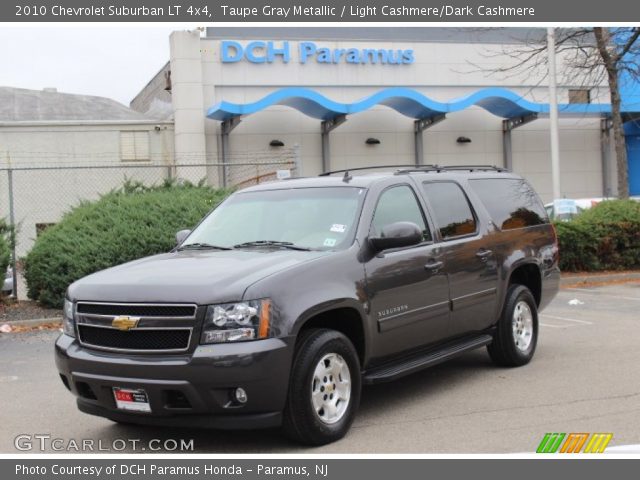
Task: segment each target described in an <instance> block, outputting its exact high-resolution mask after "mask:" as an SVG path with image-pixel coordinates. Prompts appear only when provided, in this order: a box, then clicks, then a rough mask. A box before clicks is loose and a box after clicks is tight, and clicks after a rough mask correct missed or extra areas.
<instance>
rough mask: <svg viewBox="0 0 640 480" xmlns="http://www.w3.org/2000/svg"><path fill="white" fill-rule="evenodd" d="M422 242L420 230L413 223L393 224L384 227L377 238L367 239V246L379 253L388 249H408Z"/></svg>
mask: <svg viewBox="0 0 640 480" xmlns="http://www.w3.org/2000/svg"><path fill="white" fill-rule="evenodd" d="M420 242H422V230H420V227H419V226H418V225H416V224H415V223H413V222H395V223H391V224H389V225H385V226H384V227H383V228H382V232H380V236H378V237H369V245H371V247H372V248H373V249H374V250H375V251H376V252H381V251H383V250H387V249H389V248H401V247H409V246H411V245H417V244H419V243H420Z"/></svg>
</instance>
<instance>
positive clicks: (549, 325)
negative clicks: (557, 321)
mask: <svg viewBox="0 0 640 480" xmlns="http://www.w3.org/2000/svg"><path fill="white" fill-rule="evenodd" d="M540 326H541V327H549V328H569V327H575V325H551V324H550V323H542V322H540Z"/></svg>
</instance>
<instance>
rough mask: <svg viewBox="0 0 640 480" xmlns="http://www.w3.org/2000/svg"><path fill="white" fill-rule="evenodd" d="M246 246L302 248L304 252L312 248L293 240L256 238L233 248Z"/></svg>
mask: <svg viewBox="0 0 640 480" xmlns="http://www.w3.org/2000/svg"><path fill="white" fill-rule="evenodd" d="M246 247H281V248H288V249H290V250H301V251H304V252H309V251H311V249H310V248H307V247H300V246H299V245H295V244H294V243H291V242H281V241H279V240H254V241H252V242H244V243H239V244H237V245H234V246H233V248H246Z"/></svg>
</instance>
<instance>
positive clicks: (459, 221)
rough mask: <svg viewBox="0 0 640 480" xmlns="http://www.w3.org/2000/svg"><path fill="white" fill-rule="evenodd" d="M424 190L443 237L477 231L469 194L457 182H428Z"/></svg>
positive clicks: (424, 185)
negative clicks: (468, 198) (468, 197)
mask: <svg viewBox="0 0 640 480" xmlns="http://www.w3.org/2000/svg"><path fill="white" fill-rule="evenodd" d="M423 187H424V192H425V194H426V195H427V198H428V199H429V203H430V204H431V206H432V207H433V213H434V216H435V221H436V224H437V227H438V228H439V229H440V234H441V235H442V238H444V239H447V238H453V237H459V236H461V235H469V234H471V233H474V232H475V231H476V219H475V217H474V216H473V212H472V211H471V206H470V205H469V201H468V200H467V196H466V195H465V194H464V192H463V191H462V188H460V186H459V185H458V184H457V183H453V182H426V183H424V184H423Z"/></svg>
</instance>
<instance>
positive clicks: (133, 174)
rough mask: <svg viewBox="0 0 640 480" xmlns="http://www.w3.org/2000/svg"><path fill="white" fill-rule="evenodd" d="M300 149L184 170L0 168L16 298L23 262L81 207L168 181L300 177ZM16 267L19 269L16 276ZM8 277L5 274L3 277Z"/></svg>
mask: <svg viewBox="0 0 640 480" xmlns="http://www.w3.org/2000/svg"><path fill="white" fill-rule="evenodd" d="M299 163H300V162H299V156H298V149H297V148H295V147H294V148H290V149H280V150H279V151H278V152H277V154H275V153H273V154H272V153H270V152H245V153H239V154H233V155H232V156H231V157H230V158H229V159H228V163H224V164H223V163H180V164H150V163H149V162H145V163H142V162H141V163H137V164H131V163H128V164H102V165H101V164H91V163H85V164H68V163H65V164H63V163H59V164H57V165H56V166H33V165H28V166H0V218H2V219H5V221H6V222H7V223H8V224H9V225H13V226H14V228H15V231H16V238H15V240H16V241H15V246H14V252H13V262H12V265H13V269H14V270H13V272H14V275H13V278H14V295H16V296H18V294H19V296H24V292H21V291H20V290H22V289H21V288H17V289H16V288H15V285H16V283H17V279H18V275H16V272H19V271H20V268H19V265H20V258H21V257H24V256H25V255H26V254H27V252H28V251H29V250H30V249H31V247H32V246H33V244H34V242H35V240H36V238H37V237H38V235H39V234H40V232H42V231H43V230H44V229H45V228H47V227H48V226H50V225H53V224H55V223H57V222H58V221H59V220H60V219H61V218H62V215H63V214H64V213H65V212H67V211H69V210H70V209H72V208H73V207H74V206H76V205H78V204H79V203H80V202H83V201H91V200H96V199H97V198H99V197H100V196H101V195H103V194H105V193H108V192H110V191H111V190H114V189H118V188H120V187H122V186H123V185H124V184H125V182H139V183H141V184H143V185H145V186H148V187H151V186H154V185H160V184H162V183H163V182H165V181H166V180H168V179H171V180H173V181H176V182H184V181H188V182H191V183H194V184H198V183H200V182H203V183H205V184H207V185H211V186H213V187H232V188H245V187H248V186H251V185H256V184H260V183H264V182H268V181H272V180H275V179H276V178H278V177H279V176H280V177H282V176H289V175H290V176H299V175H300V174H301V172H300V167H299ZM16 264H17V266H18V268H17V270H16ZM0 273H4V272H0Z"/></svg>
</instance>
